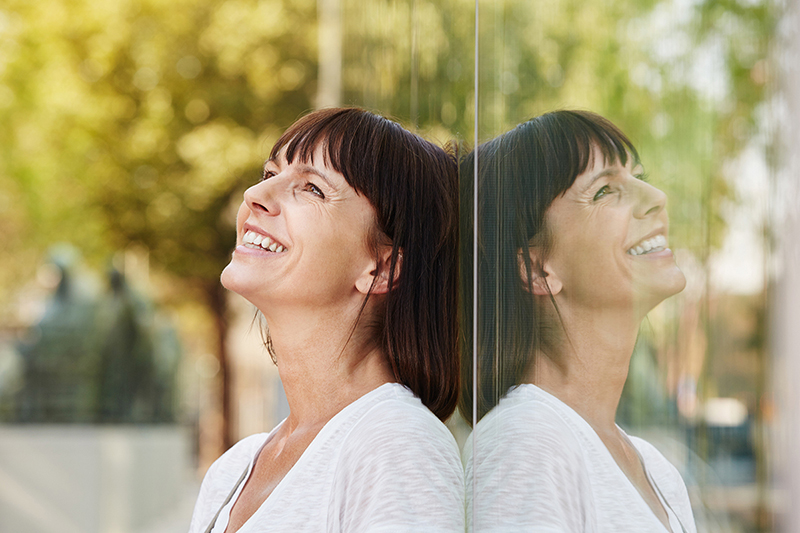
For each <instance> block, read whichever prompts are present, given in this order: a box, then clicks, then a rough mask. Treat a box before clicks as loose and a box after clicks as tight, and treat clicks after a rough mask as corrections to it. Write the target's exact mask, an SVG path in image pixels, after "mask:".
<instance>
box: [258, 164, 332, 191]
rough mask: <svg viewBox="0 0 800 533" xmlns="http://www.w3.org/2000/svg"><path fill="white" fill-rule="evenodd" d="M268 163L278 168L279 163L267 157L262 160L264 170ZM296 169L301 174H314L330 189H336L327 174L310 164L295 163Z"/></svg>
mask: <svg viewBox="0 0 800 533" xmlns="http://www.w3.org/2000/svg"><path fill="white" fill-rule="evenodd" d="M270 163H272V164H273V165H275V166H276V167H278V168H280V165H279V164H278V162H277V161H276V160H275V159H267V160H266V161H265V162H264V170H266V168H267V165H269V164H270ZM297 169H298V171H299V172H301V173H302V174H314V175H315V176H318V177H319V178H320V179H322V180H323V181H324V182H325V183H326V184H327V185H328V187H330V188H331V189H336V187H335V186H334V184H333V182H332V181H331V180H330V178H328V176H327V175H326V174H325V173H324V172H322V171H320V170H318V169H316V168H314V167H312V166H311V165H297Z"/></svg>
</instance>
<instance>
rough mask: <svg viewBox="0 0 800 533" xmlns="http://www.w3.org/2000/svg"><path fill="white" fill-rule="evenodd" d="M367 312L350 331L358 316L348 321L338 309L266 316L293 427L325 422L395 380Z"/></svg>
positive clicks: (288, 423) (289, 422) (288, 424)
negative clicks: (369, 393) (324, 311)
mask: <svg viewBox="0 0 800 533" xmlns="http://www.w3.org/2000/svg"><path fill="white" fill-rule="evenodd" d="M365 311H366V310H365ZM364 315H365V316H362V317H361V319H360V320H359V324H358V325H357V326H356V329H355V330H354V331H352V335H351V327H350V326H349V324H351V323H353V322H354V321H355V316H356V315H354V316H353V318H352V320H347V318H343V315H342V314H340V313H326V314H325V315H324V316H320V314H319V313H315V312H313V311H312V312H308V313H303V312H297V311H295V312H293V313H282V314H281V316H280V317H276V318H275V317H270V318H269V319H268V323H269V327H270V336H271V338H272V344H273V348H274V350H275V354H276V358H277V361H278V363H277V364H278V373H279V374H280V376H281V382H282V384H283V388H284V391H285V392H286V398H287V401H288V403H289V408H290V414H289V417H288V420H287V426H288V428H289V429H292V428H296V427H300V426H309V425H312V426H313V425H321V424H324V423H325V422H327V421H328V420H330V419H331V418H332V417H333V416H334V415H335V414H336V413H338V412H339V411H341V410H342V409H343V408H344V407H346V406H347V405H349V404H350V403H352V402H353V401H355V400H357V399H358V398H360V397H361V396H363V395H364V394H366V393H368V392H369V391H371V390H373V389H375V388H377V387H379V386H381V385H383V384H384V383H389V382H392V381H395V380H394V377H393V374H392V371H391V368H390V367H389V364H388V361H387V360H386V357H385V354H384V353H383V350H382V349H381V348H380V345H379V344H378V342H377V340H376V339H374V332H373V331H372V330H371V329H370V328H368V327H367V326H365V324H368V320H367V316H366V315H367V313H366V312H365V313H364ZM344 316H345V317H346V316H347V314H344ZM342 324H347V325H348V327H342Z"/></svg>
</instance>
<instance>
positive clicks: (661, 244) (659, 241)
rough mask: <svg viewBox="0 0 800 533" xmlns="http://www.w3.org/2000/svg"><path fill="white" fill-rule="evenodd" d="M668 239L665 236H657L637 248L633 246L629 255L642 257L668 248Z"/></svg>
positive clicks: (641, 243) (646, 240)
mask: <svg viewBox="0 0 800 533" xmlns="http://www.w3.org/2000/svg"><path fill="white" fill-rule="evenodd" d="M666 246H667V238H666V237H664V236H663V235H656V236H655V237H653V238H650V239H645V240H643V241H642V242H640V243H639V244H637V245H636V246H633V247H632V248H631V249H630V250H628V253H629V254H630V255H642V254H646V253H648V252H651V251H653V250H655V249H657V248H666Z"/></svg>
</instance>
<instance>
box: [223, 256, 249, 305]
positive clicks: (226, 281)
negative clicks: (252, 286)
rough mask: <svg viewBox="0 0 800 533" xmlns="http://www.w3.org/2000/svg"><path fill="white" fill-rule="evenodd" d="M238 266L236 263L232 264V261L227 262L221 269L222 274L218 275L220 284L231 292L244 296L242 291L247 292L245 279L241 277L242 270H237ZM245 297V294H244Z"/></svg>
mask: <svg viewBox="0 0 800 533" xmlns="http://www.w3.org/2000/svg"><path fill="white" fill-rule="evenodd" d="M238 270H239V268H237V265H234V264H233V262H231V263H229V264H228V266H226V267H225V268H223V269H222V274H220V276H219V280H220V282H221V283H222V286H223V287H225V288H226V289H228V290H229V291H231V292H235V293H236V294H239V295H241V296H245V294H244V292H247V289H246V283H244V282H245V281H246V279H242V278H243V276H242V272H238ZM245 298H246V296H245Z"/></svg>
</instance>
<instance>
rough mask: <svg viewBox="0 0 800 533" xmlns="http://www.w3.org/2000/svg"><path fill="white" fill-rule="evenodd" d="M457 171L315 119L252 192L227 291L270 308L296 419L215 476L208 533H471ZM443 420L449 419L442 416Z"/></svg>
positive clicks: (432, 156)
mask: <svg viewBox="0 0 800 533" xmlns="http://www.w3.org/2000/svg"><path fill="white" fill-rule="evenodd" d="M456 174H457V169H456V163H455V160H454V158H453V157H451V156H450V155H448V154H446V153H445V152H444V151H443V150H442V149H440V148H438V147H436V146H434V145H432V144H431V143H429V142H427V141H424V140H423V139H421V138H420V137H418V136H416V135H414V134H412V133H409V132H408V131H406V130H404V129H403V128H401V127H400V126H399V125H397V124H396V123H394V122H391V121H389V120H387V119H385V118H383V117H380V116H376V115H373V114H371V113H368V112H366V111H363V110H360V109H325V110H321V111H317V112H314V113H311V114H309V115H307V116H305V117H303V118H302V119H300V120H299V121H297V122H296V123H295V124H294V125H292V126H291V127H290V128H289V129H288V130H287V131H286V133H284V134H283V136H282V137H281V138H280V139H279V140H278V142H277V144H276V145H275V146H274V147H273V149H272V152H271V154H270V157H269V159H268V160H267V162H266V164H265V165H264V173H263V178H262V180H261V181H260V182H259V183H257V184H255V185H253V186H252V187H250V188H249V189H247V191H245V194H244V202H243V203H242V205H241V207H240V209H239V214H238V217H237V246H236V249H235V251H234V253H233V257H232V259H231V262H230V264H229V265H228V266H227V267H226V268H225V270H224V271H223V273H222V283H223V285H224V286H225V287H227V288H228V289H230V290H232V291H234V292H236V293H238V294H241V295H242V296H244V297H245V298H246V299H248V300H249V301H250V302H252V303H253V304H254V305H255V306H256V307H257V308H258V309H259V310H260V311H261V312H262V313H263V315H264V317H265V318H266V322H267V324H268V326H269V331H268V334H267V347H268V350H269V352H270V355H271V356H272V357H273V359H274V361H275V362H276V364H277V366H278V371H279V373H280V376H281V381H282V383H283V387H284V389H285V391H286V397H287V399H288V402H289V407H290V414H289V416H288V417H287V418H286V419H285V420H284V421H283V422H282V423H281V424H279V425H278V426H277V427H276V428H275V429H274V430H273V431H272V432H270V433H269V434H260V435H254V436H251V437H248V438H246V439H244V440H242V441H240V442H239V443H238V444H236V445H235V446H234V447H233V448H231V449H230V450H228V452H226V453H225V454H224V455H223V456H222V457H221V458H220V459H218V460H217V461H216V462H215V463H214V464H213V465H212V466H211V468H210V469H209V471H208V473H207V474H206V477H205V480H204V481H203V485H202V487H201V490H200V495H199V497H198V500H197V504H196V506H195V511H194V516H193V518H192V525H191V528H190V531H191V532H192V533H194V532H199V533H202V532H204V531H213V532H215V533H221V532H223V531H226V532H227V533H233V532H235V531H240V532H242V533H245V532H248V533H249V532H260V531H292V532H300V531H313V532H320V531H347V532H354V531H421V530H424V531H463V527H464V524H463V520H464V519H463V497H464V493H463V470H462V469H461V464H460V458H459V455H458V449H457V447H456V444H455V440H454V439H453V437H452V435H451V434H450V433H449V431H448V430H447V429H446V427H445V426H444V425H443V424H442V422H441V421H440V420H444V419H446V418H447V417H448V416H449V415H450V414H451V413H452V412H453V410H454V408H455V403H456V398H457V393H458V359H457V325H456V323H455V318H454V317H455V316H456V311H455V309H454V306H455V296H456V292H457V277H456V275H457V259H456V254H457V220H456V219H457V212H456V202H457V199H456V198H457V191H456V187H457V186H456V179H457V178H456ZM437 417H438V418H437Z"/></svg>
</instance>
